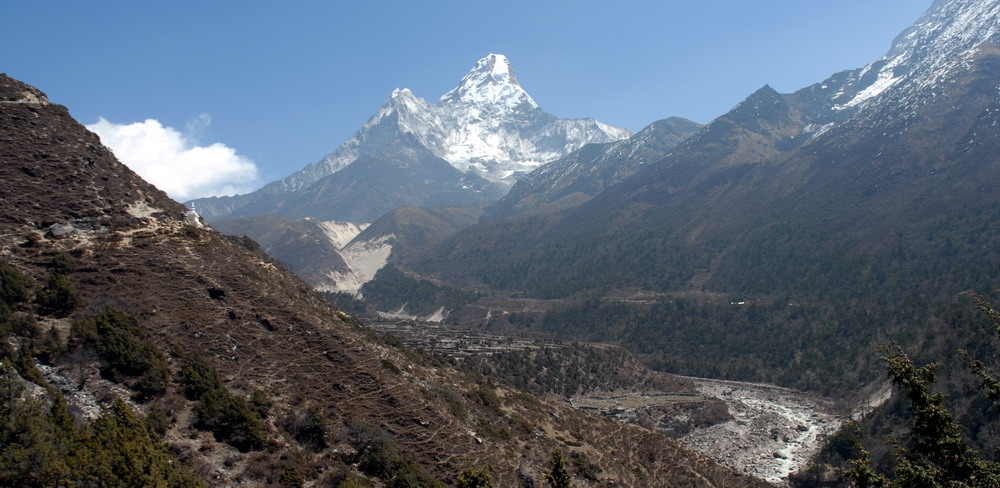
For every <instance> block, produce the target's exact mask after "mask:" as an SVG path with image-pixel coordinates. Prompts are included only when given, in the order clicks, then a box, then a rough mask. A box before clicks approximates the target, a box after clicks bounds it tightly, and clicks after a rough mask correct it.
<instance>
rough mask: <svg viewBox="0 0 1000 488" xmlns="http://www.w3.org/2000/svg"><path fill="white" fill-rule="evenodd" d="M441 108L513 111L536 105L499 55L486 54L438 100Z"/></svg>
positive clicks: (508, 63)
mask: <svg viewBox="0 0 1000 488" xmlns="http://www.w3.org/2000/svg"><path fill="white" fill-rule="evenodd" d="M441 103H442V104H474V105H482V104H489V105H500V106H506V107H508V108H514V107H517V106H519V105H521V104H527V105H528V106H530V107H531V108H538V104H537V103H535V101H534V100H533V99H532V98H531V96H530V95H528V92H526V91H524V88H521V84H520V83H519V82H518V81H517V75H515V74H514V69H513V68H511V66H510V61H508V60H507V57H506V56H504V55H503V54H492V53H491V54H489V55H488V56H486V57H484V58H482V59H480V60H479V61H477V62H476V66H475V67H474V68H472V70H471V71H469V73H468V74H466V75H465V76H464V77H463V78H462V81H461V82H460V83H459V84H458V86H457V87H455V88H454V89H452V90H451V91H449V92H448V93H445V94H444V95H442V96H441Z"/></svg>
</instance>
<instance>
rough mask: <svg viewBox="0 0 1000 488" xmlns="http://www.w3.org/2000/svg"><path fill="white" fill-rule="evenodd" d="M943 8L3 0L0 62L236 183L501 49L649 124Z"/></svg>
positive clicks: (700, 112)
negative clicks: (190, 152)
mask: <svg viewBox="0 0 1000 488" xmlns="http://www.w3.org/2000/svg"><path fill="white" fill-rule="evenodd" d="M930 4H931V1H930V0H920V1H914V0H877V1H872V0H863V1H862V0H840V1H837V2H833V1H825V0H824V1H820V0H760V1H754V2H734V1H732V0H727V1H721V0H700V1H674V0H660V1H617V2H607V1H601V2H598V1H589V0H586V1H572V2H571V1H539V0H534V1H517V0H514V1H505V2H468V1H465V2H458V1H427V2H414V1H409V2H395V1H382V2H335V1H325V2H319V1H290V2H274V1H242V2H225V1H198V2H189V1H180V0H176V1H172V2H136V1H127V2H126V1H102V2H80V1H58V2H57V1H47V0H4V1H3V2H0V18H3V19H5V22H4V24H5V25H4V28H3V29H2V30H0V45H2V46H3V47H2V48H0V71H2V72H6V73H7V74H9V75H11V76H13V77H15V78H18V79H20V80H22V81H25V82H27V83H30V84H33V85H35V86H37V87H38V88H40V89H41V90H43V91H45V92H46V93H47V94H48V95H49V98H50V99H51V100H52V101H54V102H57V103H61V104H63V105H66V106H67V107H69V109H70V112H71V113H72V114H73V115H74V116H75V117H76V118H77V119H78V120H80V121H81V122H83V123H84V124H94V123H97V122H98V121H99V118H103V119H104V122H106V123H108V124H111V125H113V126H115V127H123V126H127V125H129V124H133V123H143V122H144V121H147V120H151V121H153V122H156V124H157V125H158V127H159V128H157V127H154V126H152V125H149V124H147V125H145V126H143V128H144V130H147V131H154V130H158V131H160V132H157V134H159V135H160V137H159V139H157V140H158V141H159V142H161V143H162V144H163V147H165V148H166V147H175V148H176V147H180V146H185V145H186V147H188V148H191V147H214V148H215V149H216V150H217V151H215V153H216V154H218V155H222V153H224V152H225V153H226V154H228V156H224V157H223V156H220V157H223V159H225V157H228V158H229V159H228V160H226V161H225V162H224V163H219V164H230V165H233V166H232V168H246V167H247V165H248V164H249V165H250V166H253V167H255V168H256V169H257V171H256V173H255V174H253V175H251V176H247V175H244V176H245V177H246V178H245V181H241V182H239V185H232V186H230V187H229V188H228V189H227V190H224V191H230V192H231V191H233V190H234V188H235V189H236V190H245V189H248V188H250V187H253V186H258V185H260V184H263V183H266V182H269V181H272V180H275V179H278V178H281V177H284V176H287V175H288V174H290V173H292V172H294V171H296V170H299V169H301V168H302V167H304V166H306V165H307V164H309V163H312V162H315V161H317V160H319V159H320V158H322V157H323V155H325V154H327V153H329V152H332V151H333V150H334V149H336V147H337V146H338V145H339V144H340V143H342V142H343V141H344V140H346V139H347V138H349V137H350V136H351V135H352V134H353V132H354V131H355V130H356V129H358V128H359V127H360V126H361V125H362V124H363V123H364V122H365V121H366V120H367V119H368V117H369V116H371V115H372V114H374V113H375V111H376V110H377V109H378V107H379V106H380V105H381V104H382V102H383V101H385V99H386V98H388V96H389V94H390V93H391V91H392V90H393V89H394V88H410V89H411V90H413V92H414V93H415V94H416V95H417V96H419V97H422V98H425V99H428V100H429V101H437V99H438V97H440V96H441V95H442V94H444V93H445V92H446V91H448V90H449V89H451V88H452V87H454V86H455V85H456V84H457V83H458V81H459V80H460V79H461V77H462V76H463V75H464V74H465V73H466V72H467V71H468V70H469V69H471V68H472V66H473V65H474V64H475V62H476V60H477V59H479V58H481V57H482V56H485V55H486V54H488V53H490V52H495V53H501V54H505V55H507V57H508V58H509V59H510V62H511V64H512V66H513V67H514V69H515V71H516V72H517V75H518V79H519V80H520V82H521V84H522V86H523V87H524V88H525V89H526V90H527V91H528V93H530V94H531V96H532V97H533V98H534V99H535V100H536V101H537V102H538V103H539V105H541V106H542V108H543V109H545V110H546V111H548V112H550V113H553V114H555V115H558V116H561V117H594V118H596V119H598V120H601V121H602V122H606V123H609V124H612V125H617V126H622V127H626V128H628V129H631V130H633V131H635V130H639V129H641V128H642V127H644V126H645V125H647V124H649V123H651V122H653V121H655V120H658V119H661V118H665V117H669V116H681V117H687V118H689V119H692V120H694V121H696V122H701V123H707V122H709V121H710V120H712V119H713V118H714V117H717V116H719V115H721V114H723V113H725V112H726V111H727V110H728V109H729V108H731V107H732V106H734V105H735V104H737V103H739V102H740V100H742V99H743V98H744V97H746V96H747V95H749V94H750V93H751V92H753V91H754V90H756V89H757V88H759V87H761V86H763V85H764V84H770V85H771V86H772V87H774V88H775V89H777V90H778V91H781V92H790V91H794V90H797V89H799V88H802V87H804V86H807V85H809V84H811V83H815V82H819V81H822V80H823V79H824V78H826V77H827V76H829V75H831V74H833V73H835V72H837V71H840V70H844V69H853V68H858V67H861V66H864V65H865V64H867V63H869V62H872V61H874V60H876V59H878V58H879V57H881V56H882V55H883V54H885V52H886V51H887V50H888V49H889V46H890V43H891V41H892V39H893V38H894V37H895V36H896V35H897V34H898V33H899V32H901V31H902V30H903V29H904V28H905V27H907V26H908V25H910V24H911V23H912V22H913V21H914V20H916V19H917V18H918V17H919V16H920V14H921V13H923V11H924V10H926V9H927V8H928V7H929V6H930ZM136 128H137V130H138V126H136ZM171 131H173V132H171ZM147 133H148V132H147ZM171 138H174V139H176V140H174V139H171ZM178 144H180V146H177V145H178ZM213 144H215V146H212V145H213ZM223 149H224V150H223ZM163 151H166V152H169V150H167V149H164V150H163ZM227 151H228V152H227ZM199 154H200V153H199ZM119 157H122V155H121V154H119ZM123 159H124V158H123ZM195 159H196V158H195ZM192 161H194V160H192ZM126 162H127V161H126ZM151 164H164V163H162V162H161V163H151ZM192 164H197V163H194V162H192ZM204 164H206V165H210V164H215V163H204ZM233 171H239V169H234V170H233ZM203 172H204V173H209V172H210V169H205V170H204V171H203ZM175 173H176V172H175ZM140 174H142V171H140ZM226 174H227V173H222V175H223V177H225V175H226ZM229 174H236V173H229ZM181 184H182V185H183V183H181ZM161 186H162V185H161ZM210 186H211V185H209V187H210ZM206 188H208V187H206ZM218 188H221V187H219V185H218V184H217V183H216V186H215V187H213V190H214V191H223V190H219V189H218ZM201 191H208V190H207V189H204V190H201ZM168 192H169V193H171V194H172V195H175V198H178V196H177V195H179V194H180V193H179V192H178V191H177V190H174V191H171V190H168ZM186 196H187V195H186ZM181 198H183V197H181Z"/></svg>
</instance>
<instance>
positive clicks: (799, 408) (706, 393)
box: [369, 317, 846, 485]
mask: <svg viewBox="0 0 1000 488" xmlns="http://www.w3.org/2000/svg"><path fill="white" fill-rule="evenodd" d="M369 325H370V326H372V327H373V328H375V329H376V330H378V331H379V332H382V333H387V334H391V335H394V336H396V337H398V338H399V339H400V340H402V341H403V342H404V343H406V344H407V345H408V346H410V347H422V348H425V349H427V350H430V351H433V352H436V353H439V354H443V355H445V356H450V357H461V356H468V355H490V354H493V353H496V352H499V351H502V350H524V349H533V348H539V347H560V346H559V343H557V342H554V341H551V340H545V339H539V338H533V337H530V336H527V335H525V336H521V337H510V336H505V335H503V334H499V333H496V332H487V331H482V330H470V329H464V328H460V327H455V326H447V325H445V324H440V323H425V322H418V321H413V320H391V319H386V318H384V317H383V319H382V320H375V321H372V322H369ZM456 329H458V330H456ZM656 374H659V375H664V376H672V375H666V374H665V373H656ZM681 378H682V380H684V383H685V384H691V383H693V385H694V389H693V390H691V389H683V390H679V391H652V390H650V389H649V388H648V387H647V388H641V391H640V390H639V389H635V390H629V388H628V385H622V387H623V389H621V390H616V391H614V392H591V393H588V394H585V395H580V396H574V397H572V398H567V401H569V402H570V403H571V404H572V405H573V406H574V407H575V408H579V409H583V410H588V411H591V412H593V413H596V414H599V415H604V416H608V417H614V418H618V419H620V420H622V421H628V422H633V423H637V424H639V425H643V426H645V427H647V428H651V429H655V430H660V431H662V432H664V433H666V434H668V435H671V436H672V437H675V438H677V439H678V440H680V441H681V442H682V443H683V444H684V445H686V446H687V447H689V448H691V449H694V450H696V451H699V452H702V453H704V454H706V455H708V456H709V457H711V458H712V459H714V460H716V461H718V462H720V463H722V464H724V465H727V466H730V467H732V468H734V469H736V470H738V471H741V472H744V473H746V474H750V475H752V476H755V477H758V478H762V479H765V480H767V481H769V482H771V483H775V484H778V485H783V484H785V483H787V480H788V476H789V474H791V473H794V472H796V471H798V470H799V469H801V468H802V467H804V466H805V465H806V463H807V462H808V461H809V458H810V457H811V456H812V455H813V454H815V453H816V451H817V450H819V449H820V448H821V446H822V443H823V440H824V438H825V437H826V436H828V435H831V434H833V433H834V432H835V431H836V430H837V429H838V428H839V427H840V426H841V425H842V424H843V422H844V421H845V419H846V417H845V415H842V414H839V413H838V409H837V408H836V407H835V406H834V405H833V402H832V401H830V400H828V399H825V398H822V397H819V396H816V395H812V394H809V393H805V392H801V391H796V390H791V389H788V388H782V387H778V386H774V385H767V384H758V383H746V382H739V381H725V380H714V379H707V378H691V377H681ZM720 400H721V402H720Z"/></svg>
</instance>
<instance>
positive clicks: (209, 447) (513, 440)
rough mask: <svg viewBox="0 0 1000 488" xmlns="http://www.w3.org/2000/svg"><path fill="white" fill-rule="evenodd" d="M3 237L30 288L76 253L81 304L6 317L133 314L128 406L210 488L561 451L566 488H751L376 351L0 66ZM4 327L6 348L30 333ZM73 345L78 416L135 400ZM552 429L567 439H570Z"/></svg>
mask: <svg viewBox="0 0 1000 488" xmlns="http://www.w3.org/2000/svg"><path fill="white" fill-rule="evenodd" d="M53 226H57V227H55V230H56V231H57V232H55V233H53V232H50V230H53ZM69 228H71V229H72V230H70V229H69ZM0 244H2V245H0V248H2V249H3V250H4V253H3V261H4V262H6V263H9V264H10V265H11V266H12V267H14V268H16V269H18V270H20V271H21V272H22V273H25V274H26V275H27V276H29V277H31V279H33V280H35V281H36V282H37V281H43V280H44V277H45V276H46V275H47V274H49V273H50V272H51V270H52V269H53V265H52V263H53V262H54V259H53V256H59V255H69V256H72V257H73V260H74V261H75V262H76V266H75V267H74V268H73V269H72V270H66V271H64V272H65V273H66V274H65V276H64V278H65V279H66V282H67V283H68V284H70V285H71V286H72V287H74V288H75V289H76V290H78V291H79V293H80V294H81V295H82V297H83V298H84V299H85V301H86V302H87V303H89V304H90V305H89V306H79V307H77V308H76V309H73V310H69V311H67V312H66V313H69V314H70V315H69V317H66V318H61V317H60V318H52V317H40V318H39V317H37V316H38V315H39V314H42V313H45V312H43V311H41V310H36V309H35V308H34V307H32V306H31V304H22V305H21V306H20V308H19V310H18V313H20V314H28V315H31V318H32V319H39V320H40V321H41V322H42V323H43V324H45V325H46V327H49V326H51V327H53V328H54V330H56V332H58V333H59V335H60V338H61V339H65V338H66V337H67V332H68V330H69V329H70V324H71V323H72V322H73V321H74V320H76V319H79V318H83V317H91V316H94V315H96V314H100V313H101V312H102V311H103V310H104V308H105V307H106V306H109V305H110V306H114V307H115V308H117V309H119V310H121V311H123V312H124V313H127V314H128V315H129V316H131V317H134V318H135V320H136V327H138V328H139V329H141V330H142V331H143V334H144V335H145V336H146V337H148V339H149V341H150V342H151V343H152V344H153V346H151V347H155V348H156V349H158V350H159V351H160V352H161V353H162V354H163V357H164V359H165V360H164V363H163V364H164V365H165V366H164V367H165V368H166V369H167V371H166V374H165V375H164V376H165V379H164V384H163V388H164V389H163V390H162V391H160V392H159V393H157V394H156V395H155V396H154V397H152V398H149V399H147V400H145V401H144V402H141V403H132V404H131V405H132V406H130V407H128V408H135V409H139V410H141V411H142V413H144V414H148V413H151V412H154V411H156V412H160V413H161V417H163V418H164V419H165V425H164V428H165V433H164V436H163V440H164V441H165V442H166V443H168V444H169V445H170V450H169V452H171V453H175V454H176V455H177V458H178V461H177V462H183V463H185V465H186V466H187V467H188V468H189V469H191V470H192V472H193V474H194V476H196V477H198V478H201V479H202V480H203V481H204V482H206V483H209V484H212V485H243V484H248V485H254V484H260V485H267V484H277V483H279V480H280V479H281V478H282V476H287V475H288V474H289V472H292V473H294V474H298V473H302V474H304V476H305V477H306V478H308V479H307V480H306V481H307V482H309V483H317V484H320V483H326V484H332V483H334V482H338V483H339V481H338V480H340V479H343V478H344V477H362V478H371V479H374V480H376V481H375V483H381V484H389V483H390V481H391V480H395V481H393V482H400V481H399V480H400V479H411V478H407V477H416V479H420V480H423V481H421V483H420V484H425V485H427V484H430V482H428V481H427V480H429V479H431V478H433V479H439V480H454V479H456V478H457V476H458V474H459V473H460V472H461V471H462V470H464V469H466V468H468V467H469V466H470V463H471V464H474V465H485V464H488V465H490V466H491V468H492V469H491V472H492V474H493V479H494V483H495V484H497V485H498V486H517V483H518V482H520V480H527V481H526V482H529V483H535V484H538V483H541V480H542V479H543V478H544V473H545V472H546V471H547V470H548V467H547V463H548V460H549V459H550V454H551V452H552V450H553V449H555V448H556V447H561V448H563V449H564V450H566V451H572V452H578V454H579V455H586V456H587V459H588V460H589V461H590V462H591V463H593V464H594V465H595V466H597V467H598V468H599V470H598V471H597V472H599V473H600V477H599V478H598V479H597V480H582V479H581V480H579V483H580V485H581V486H610V485H611V484H615V485H616V486H617V485H618V484H626V485H629V486H651V485H653V484H654V483H655V484H656V485H657V486H658V485H659V484H660V483H670V484H675V485H685V486H724V485H725V486H733V485H740V486H765V485H764V484H763V482H760V481H759V480H754V479H751V478H748V477H744V476H740V475H737V474H735V473H734V472H733V471H731V470H729V469H727V468H723V467H721V466H718V465H716V464H713V463H710V462H707V461H706V460H704V459H703V458H701V457H700V456H698V455H696V454H694V453H692V452H691V451H688V450H686V449H684V448H682V447H680V446H679V445H678V444H677V443H675V442H673V441H671V440H669V439H666V438H664V437H663V436H660V435H657V434H655V433H652V432H648V431H645V430H642V429H638V428H633V427H631V426H628V425H622V424H620V423H617V422H609V421H606V420H603V419H599V418H596V417H593V416H588V415H583V414H580V413H578V412H575V411H573V410H572V409H571V408H570V407H568V406H566V405H562V404H558V403H550V402H547V401H545V400H541V399H535V398H533V397H530V396H528V395H525V394H516V393H515V392H514V391H512V390H510V389H507V388H504V387H499V386H495V385H493V384H489V383H487V382H483V383H481V384H477V383H475V382H472V381H470V380H469V378H468V376H467V375H465V374H464V373H459V372H458V371H456V370H453V369H451V368H450V367H447V366H445V365H441V364H440V363H435V361H433V360H431V358H429V357H425V356H421V355H419V354H416V353H414V352H407V351H404V350H400V349H398V348H395V347H390V346H388V345H387V344H386V343H385V342H384V341H382V340H379V339H377V338H375V337H374V336H373V335H372V334H371V333H370V332H368V331H366V330H365V329H364V328H363V326H362V325H361V324H359V323H358V322H357V321H356V320H354V319H353V318H351V317H349V316H347V315H346V314H344V313H343V312H342V311H340V310H338V309H337V308H335V307H334V306H332V305H331V304H330V303H328V302H326V301H325V300H323V299H322V298H321V297H319V296H318V295H317V294H316V293H313V292H312V290H311V288H310V287H309V286H308V285H306V284H305V283H304V282H303V281H301V280H300V279H298V278H297V277H295V276H294V275H293V274H292V273H290V272H289V271H287V270H286V269H285V268H284V267H281V266H278V265H276V263H275V262H274V261H273V260H271V259H270V258H269V257H267V256H266V255H265V254H264V253H262V252H261V251H260V249H259V248H257V246H256V245H255V244H254V243H253V242H252V241H250V240H247V239H235V238H226V237H224V236H222V235H221V234H219V233H217V232H215V231H213V230H211V229H209V228H203V227H200V226H198V225H195V224H194V223H192V222H190V219H186V208H185V207H183V206H182V205H180V204H179V203H177V202H174V201H172V200H170V199H169V198H167V196H166V195H165V194H163V193H162V192H160V191H158V190H156V189H155V188H154V187H152V186H151V185H149V184H148V183H146V182H144V181H143V180H141V179H140V178H139V177H138V176H136V175H135V174H134V173H133V172H132V171H130V170H129V169H128V168H126V167H125V166H123V165H122V164H121V163H119V162H118V161H116V160H115V159H114V157H113V155H112V154H111V152H110V151H109V150H107V149H106V148H104V147H103V146H101V144H100V142H99V141H98V139H97V136H96V135H94V134H92V133H90V132H89V131H87V130H86V129H85V128H84V127H83V126H81V125H80V124H78V123H77V122H76V121H74V120H73V119H72V118H71V117H70V116H69V113H68V111H67V110H66V108H65V107H61V106H59V105H55V104H50V103H48V101H47V100H46V99H45V96H44V95H43V94H42V93H41V92H39V91H37V90H35V89H33V88H31V87H29V86H27V85H25V84H23V83H21V82H18V81H16V80H13V79H11V78H9V77H7V76H6V75H0ZM5 334H6V333H5ZM19 334H22V333H21V332H18V331H13V332H11V333H9V334H6V336H5V337H4V338H3V340H4V341H5V342H11V343H18V344H21V345H23V344H27V343H28V341H29V340H32V338H31V337H28V336H21V335H19ZM87 347H89V346H84V345H81V344H79V343H77V342H74V343H73V344H71V351H70V352H69V353H67V354H66V355H65V356H61V357H60V358H59V359H57V360H53V364H52V365H51V368H45V371H44V374H45V376H46V377H49V378H52V381H53V385H54V386H55V387H57V388H61V389H62V388H65V389H66V391H65V392H64V397H65V398H67V399H69V400H72V401H74V402H75V401H77V400H76V399H78V398H79V399H83V400H80V401H81V405H80V408H83V409H89V411H93V408H94V406H95V405H94V403H95V401H96V402H101V405H102V406H104V407H107V405H108V403H109V402H112V401H114V400H115V399H119V398H125V397H128V396H130V395H132V394H134V393H135V392H134V391H130V390H129V389H128V387H129V385H135V383H134V382H133V383H113V384H112V385H111V386H110V387H109V386H108V385H107V383H108V381H98V376H99V373H97V370H98V368H99V367H100V366H101V364H100V361H99V360H98V359H96V357H97V356H96V353H95V352H94V351H93V350H92V349H87ZM192 358H198V359H200V360H202V361H204V363H205V364H207V365H208V366H210V367H211V369H213V370H215V371H216V372H217V373H218V379H219V381H221V382H222V383H224V385H225V387H226V388H227V390H228V391H230V392H231V394H232V395H235V396H236V397H239V398H247V397H250V395H251V394H252V393H253V392H254V391H255V390H260V391H261V392H262V393H263V394H264V395H265V396H266V397H267V399H268V401H269V402H273V405H272V406H271V407H270V410H269V412H270V413H269V414H268V417H267V418H266V419H265V421H264V422H263V423H262V424H261V426H260V427H261V430H262V433H261V435H263V436H265V437H266V438H267V443H268V449H266V450H264V449H257V450H253V449H254V447H253V446H244V449H251V450H252V451H251V452H240V451H239V450H238V449H237V448H236V447H234V446H232V445H230V444H226V443H224V442H222V441H220V440H218V439H217V438H216V437H215V436H213V435H212V433H210V432H208V431H206V430H204V429H202V428H199V424H198V421H197V417H198V414H197V410H196V404H197V402H195V401H193V400H190V399H188V398H187V397H186V395H185V394H184V388H183V387H182V386H181V384H180V381H181V380H180V379H179V378H181V375H180V370H181V368H182V366H183V365H184V364H185V363H186V362H188V361H190V360H191V359H192ZM50 360H51V358H50ZM26 362H27V363H28V364H34V360H33V359H32V358H26ZM4 369H5V373H4V374H7V372H9V371H10V370H9V369H8V368H7V367H6V366H4ZM11 374H13V373H11ZM60 377H62V378H69V379H72V380H73V381H56V379H59V378H60ZM81 378H86V379H87V380H86V381H80V379H81ZM91 378H92V379H91ZM95 388H100V390H96V389H95ZM74 391H75V392H77V393H81V392H86V393H88V394H80V395H73V394H72V393H74ZM477 399H479V400H477ZM71 410H72V406H71ZM244 410H246V409H245V408H244ZM45 411H48V410H47V409H46V410H45ZM163 412H166V415H163ZM307 413H308V415H309V416H310V418H312V419H313V423H312V425H314V426H315V425H317V422H318V424H319V425H320V426H321V427H322V428H321V429H319V431H320V432H322V433H321V434H320V440H321V441H322V442H323V443H324V445H328V446H333V447H331V448H327V449H320V448H317V445H316V443H315V442H306V441H304V440H302V438H301V436H297V435H294V434H293V433H291V432H289V430H290V429H291V427H288V426H290V425H292V424H293V422H292V421H294V420H296V419H299V418H302V416H303V415H306V414H307ZM5 420H9V419H5ZM359 437H360V438H361V439H362V440H361V441H359ZM365 439H367V440H370V441H372V442H375V441H377V442H375V443H369V442H364V440H365ZM565 439H574V441H573V442H574V444H573V446H567V444H566V443H565ZM378 446H381V447H378ZM2 447H4V446H0V448H2ZM166 452H167V450H164V453H162V454H163V455H166ZM331 453H341V454H345V455H347V456H371V457H374V456H377V455H382V454H387V455H391V456H392V457H391V458H390V462H391V465H390V467H391V468H392V469H393V470H394V471H392V472H387V471H385V470H383V469H382V468H379V469H375V468H372V467H371V465H370V464H369V465H364V463H362V465H347V464H343V463H342V462H341V459H342V458H341V457H340V456H339V455H334V456H333V457H331ZM366 453H367V454H366ZM568 454H569V453H568ZM157 455H159V454H157ZM291 459H294V462H293V461H289V460H291ZM180 460H183V461H180ZM291 463H294V465H293V464H291ZM366 466H367V467H366ZM653 480H655V481H653ZM368 483H369V481H368V480H366V481H365V484H368ZM414 483H415V482H414Z"/></svg>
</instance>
